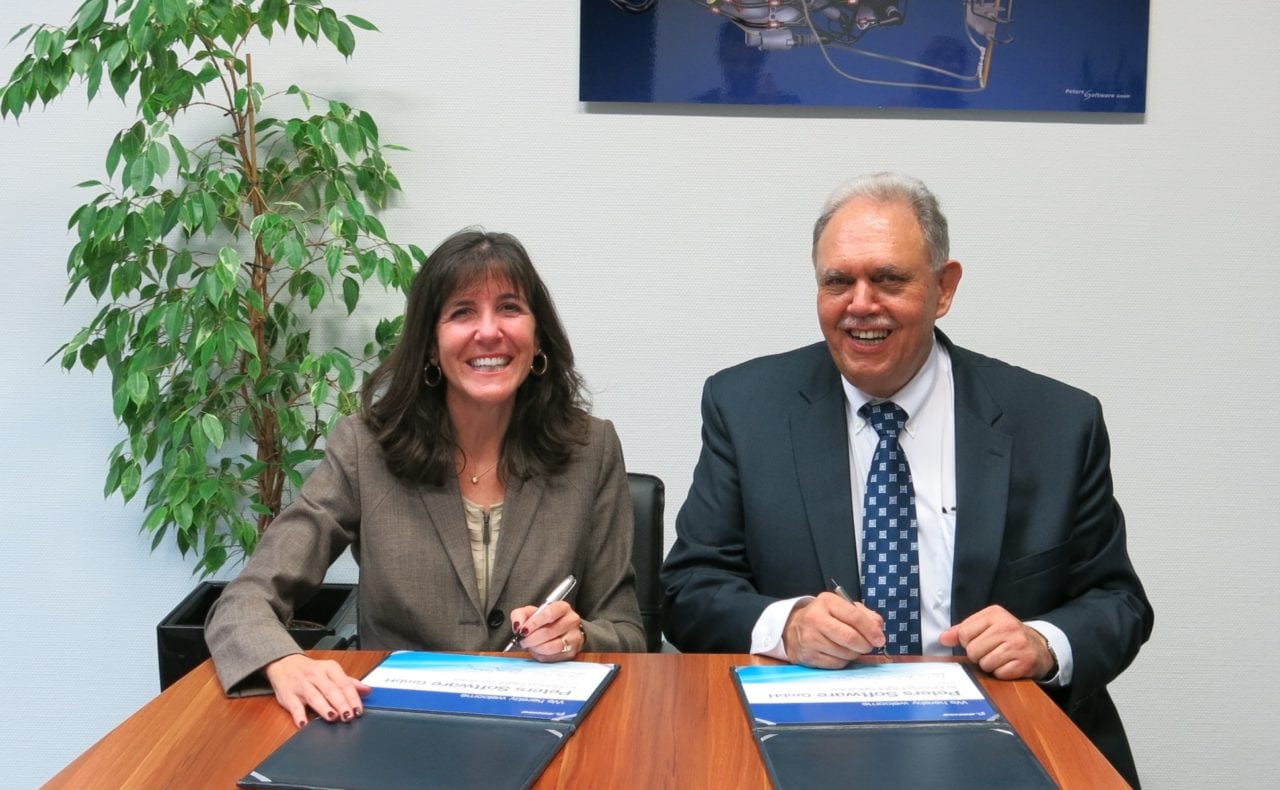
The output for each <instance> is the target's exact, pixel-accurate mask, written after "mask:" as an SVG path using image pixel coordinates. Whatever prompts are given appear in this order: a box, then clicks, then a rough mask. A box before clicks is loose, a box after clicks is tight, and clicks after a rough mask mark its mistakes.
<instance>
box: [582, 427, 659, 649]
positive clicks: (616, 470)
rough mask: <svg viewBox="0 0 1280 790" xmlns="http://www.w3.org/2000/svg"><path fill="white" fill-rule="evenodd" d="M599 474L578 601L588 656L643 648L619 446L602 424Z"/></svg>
mask: <svg viewBox="0 0 1280 790" xmlns="http://www.w3.org/2000/svg"><path fill="white" fill-rule="evenodd" d="M603 425H604V429H603V431H602V433H603V440H602V442H601V443H600V444H601V447H600V469H599V476H598V477H597V480H596V486H595V490H594V502H593V504H592V507H591V513H592V523H591V525H590V536H591V537H590V543H589V547H588V548H589V551H588V552H587V556H586V562H585V563H584V567H585V568H586V571H585V573H584V574H583V576H584V578H583V580H582V589H581V590H580V593H579V595H578V598H577V604H578V606H579V607H580V608H579V611H578V614H579V615H580V616H581V617H582V621H583V622H582V628H583V631H584V633H585V634H586V649H587V650H590V651H592V652H618V651H621V652H633V651H642V650H644V648H645V639H644V628H643V627H642V625H641V622H640V604H639V603H638V602H637V600H636V580H635V570H634V568H633V567H632V564H631V551H632V545H633V543H634V542H635V515H634V511H633V509H632V506H631V489H630V487H629V486H628V484H627V470H626V466H625V464H624V462H623V458H622V443H621V442H620V441H619V440H618V434H617V432H616V431H615V430H614V428H613V424H612V423H609V422H604V423H603Z"/></svg>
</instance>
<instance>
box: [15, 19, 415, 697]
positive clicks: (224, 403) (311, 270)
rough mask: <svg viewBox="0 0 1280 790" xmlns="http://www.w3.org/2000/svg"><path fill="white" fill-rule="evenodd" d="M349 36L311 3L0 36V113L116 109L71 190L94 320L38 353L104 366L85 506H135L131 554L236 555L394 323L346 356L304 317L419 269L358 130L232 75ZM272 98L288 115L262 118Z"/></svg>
mask: <svg viewBox="0 0 1280 790" xmlns="http://www.w3.org/2000/svg"><path fill="white" fill-rule="evenodd" d="M354 28H359V29H364V30H375V29H376V28H374V26H373V25H372V24H371V23H369V22H368V21H366V20H364V19H361V18H360V17H357V16H353V15H346V16H340V15H339V14H338V13H337V12H336V11H334V10H333V9H331V8H329V7H327V6H326V5H324V4H322V3H321V2H319V0H86V2H85V3H84V4H83V5H81V6H80V8H79V10H78V11H77V12H76V13H75V15H74V17H73V19H72V20H71V21H70V22H69V23H67V24H66V25H62V26H55V25H28V26H27V27H25V28H23V29H22V30H20V31H18V33H17V35H15V36H14V38H15V39H17V38H20V37H22V36H26V37H27V38H26V49H27V55H26V57H25V58H24V59H23V60H22V61H21V62H20V63H19V64H18V66H17V67H16V68H15V69H14V71H13V73H12V75H11V76H10V77H9V79H8V81H7V82H6V83H5V84H4V85H3V87H2V88H0V116H5V117H7V116H13V117H14V118H18V117H19V116H20V115H21V114H22V113H23V112H26V111H28V110H30V109H31V108H32V107H33V105H34V104H35V103H37V102H40V103H41V104H47V103H48V102H50V101H51V100H53V99H54V98H56V97H58V96H59V95H61V94H62V93H64V92H65V91H66V90H67V89H68V88H69V87H70V86H71V85H72V84H80V83H82V84H83V85H85V86H86V89H87V93H88V99H89V101H90V102H92V101H93V99H94V98H96V97H97V96H98V95H99V94H100V93H103V92H106V91H107V90H110V91H112V92H114V93H115V94H116V95H117V96H118V97H119V98H120V99H121V100H122V101H124V102H125V103H126V104H129V105H131V106H132V107H134V108H136V110H137V114H138V120H137V121H136V122H135V123H134V124H133V125H131V126H129V127H128V128H126V129H123V130H120V131H119V132H118V133H116V134H115V135H114V137H113V138H112V139H111V141H110V143H109V144H108V145H107V146H106V173H105V176H104V177H100V178H94V179H91V180H87V181H85V182H83V183H81V184H80V185H79V186H80V187H81V188H84V189H86V190H88V191H89V192H90V194H92V197H91V198H90V199H89V200H88V201H87V202H86V203H85V204H84V205H82V206H80V207H79V208H78V209H76V211H75V212H74V213H73V214H72V215H71V217H70V220H69V223H68V227H69V228H70V229H71V234H72V237H73V240H74V243H73V246H72V247H71V251H70V255H69V257H68V261H67V270H68V274H69V281H70V287H69V289H68V291H67V299H68V300H69V299H71V298H72V296H74V295H75V294H77V293H78V292H80V291H82V290H87V291H88V292H89V294H90V295H91V296H92V297H93V298H94V299H95V300H97V302H98V304H99V305H100V306H101V307H100V309H99V310H98V312H97V314H96V315H95V316H94V317H93V319H92V320H91V321H90V322H89V323H88V325H87V326H85V327H83V328H82V329H81V330H80V331H79V332H78V333H76V335H75V336H74V337H73V338H72V339H71V340H70V341H69V342H68V343H67V344H65V345H64V346H63V347H62V348H61V349H59V350H58V351H57V352H55V353H54V355H53V357H51V359H53V358H55V357H56V358H60V360H61V364H62V366H63V367H64V368H67V369H71V368H74V367H76V366H80V367H83V368H85V369H86V370H89V371H94V370H97V369H99V368H101V367H105V368H106V369H107V370H108V371H110V374H111V381H112V409H113V413H114V415H115V417H116V418H117V419H118V420H119V421H120V423H121V424H122V425H124V427H125V429H126V432H127V438H125V439H124V440H123V441H121V442H120V443H119V445H117V446H116V447H115V449H114V450H113V451H112V452H111V454H110V458H109V459H108V463H107V476H106V486H105V489H106V494H107V495H111V494H114V493H119V494H120V495H121V496H123V498H124V499H125V501H128V500H130V499H132V498H133V497H134V496H135V495H138V494H139V493H144V495H145V503H146V517H145V521H144V523H143V525H142V527H143V529H144V530H145V531H146V532H147V533H149V534H150V535H151V536H152V547H153V548H154V547H156V546H158V545H160V544H161V543H162V542H163V541H165V540H166V539H168V540H172V541H175V542H176V544H177V547H178V548H179V549H180V551H181V552H182V554H183V555H184V556H188V557H190V558H192V559H193V560H194V565H195V572H196V573H198V574H199V575H200V576H201V577H202V578H204V577H208V576H210V575H212V574H214V573H215V572H216V571H218V570H219V569H220V568H222V567H223V566H224V565H226V564H227V563H228V562H236V561H241V560H243V559H244V558H245V557H247V556H248V555H249V554H250V553H251V552H252V551H253V550H254V547H255V546H256V545H257V543H258V540H259V537H260V535H261V533H262V531H263V530H265V529H266V528H267V526H268V525H269V524H270V523H271V521H272V519H273V518H274V517H275V516H276V515H277V514H278V513H279V512H280V510H281V508H282V506H284V505H285V504H287V503H288V501H289V499H290V498H291V495H292V492H293V490H294V489H296V487H297V486H298V485H300V484H301V482H302V479H303V477H304V469H305V468H306V465H307V464H309V463H312V462H314V461H316V460H317V459H318V458H320V457H321V456H322V454H323V451H322V449H321V444H322V439H323V437H324V436H325V435H326V433H327V432H328V430H329V429H330V427H332V425H333V424H334V422H335V421H336V420H337V418H338V417H339V416H340V415H342V414H346V413H349V412H352V411H354V410H355V409H356V408H357V406H358V388H359V382H358V377H359V373H360V371H361V370H364V369H367V365H368V364H369V363H371V362H373V361H374V360H376V359H377V358H378V357H380V356H381V355H384V354H385V353H386V351H387V350H389V347H390V345H392V344H393V343H394V342H395V340H396V338H397V337H398V335H399V329H400V319H399V318H395V319H384V320H381V321H378V322H377V324H376V328H374V329H373V331H372V333H371V334H372V336H371V337H369V338H368V339H367V343H366V344H365V345H364V346H363V348H361V349H360V350H359V351H358V352H357V353H351V352H349V351H347V350H344V349H342V348H337V347H319V344H318V343H317V342H315V341H314V338H313V336H312V328H313V326H314V325H315V322H316V321H317V320H320V321H323V320H324V319H325V318H326V317H328V316H330V315H337V316H341V313H342V308H345V311H346V314H348V315H350V314H351V313H352V312H353V311H355V310H356V308H357V305H358V304H359V302H360V297H361V294H362V292H363V290H364V289H365V288H366V287H367V286H370V285H373V284H377V285H380V286H382V287H383V288H389V289H395V290H399V291H403V290H405V289H406V288H407V287H408V284H409V282H410V280H411V279H412V275H413V269H414V265H415V263H414V262H415V260H417V261H421V260H423V259H424V257H425V256H424V255H423V253H422V251H421V250H420V249H418V248H417V247H415V246H412V245H408V246H401V245H398V244H394V243H391V242H390V241H389V240H388V239H387V236H386V232H385V230H384V228H383V225H382V223H381V222H380V221H379V220H378V219H377V217H376V216H375V215H374V213H373V211H374V210H376V209H378V208H380V207H382V206H383V205H384V203H385V201H386V198H387V196H388V195H389V194H391V193H392V192H395V191H397V190H398V189H399V182H398V181H397V180H396V178H395V176H394V174H393V173H392V171H391V169H390V168H389V167H388V165H387V162H386V160H385V159H384V156H383V151H384V149H390V148H394V146H390V145H383V144H382V143H381V142H380V139H379V132H378V127H377V125H376V124H375V122H374V120H373V118H371V117H370V116H369V115H368V114H367V113H365V112H362V111H359V110H357V109H355V108H353V107H351V106H349V105H347V104H345V103H343V102H341V101H331V100H327V99H321V98H319V97H318V96H317V95H316V94H313V93H310V92H308V91H305V90H303V89H302V88H300V87H298V86H296V85H283V86H280V85H271V84H269V83H268V82H266V81H263V80H262V79H261V78H260V75H258V74H255V72H254V69H253V59H252V54H251V49H252V48H253V47H255V46H262V45H264V44H267V43H270V42H271V40H272V39H273V38H275V37H276V36H278V35H294V36H296V37H297V38H299V39H301V40H302V41H303V42H307V41H311V42H315V43H316V44H317V45H321V44H327V45H332V46H333V47H335V48H336V49H337V51H338V52H339V53H341V54H342V55H343V56H344V57H347V56H350V55H351V53H352V51H353V50H354V48H355V31H354ZM282 105H289V106H290V107H291V108H292V109H291V110H290V112H300V114H299V115H296V116H292V117H290V116H284V117H282V116H279V115H275V114H272V112H269V108H270V110H272V111H274V110H275V108H276V107H278V106H282ZM339 304H340V307H339V306H338V305H339ZM335 307H336V308H337V309H335ZM208 587H209V583H208V582H206V583H205V588H206V591H205V592H203V593H201V591H200V590H197V593H196V594H194V595H197V596H199V595H203V596H204V597H208V598H210V600H209V601H208V602H206V603H205V604H203V606H204V608H207V604H208V603H211V602H212V601H211V596H210V595H209V593H208ZM214 597H216V590H215V592H214ZM344 597H345V596H344ZM188 603H190V601H188V602H184V606H185V604H188ZM184 606H180V607H179V609H184ZM191 608H192V606H185V610H190V609H191ZM195 608H196V609H199V608H200V607H199V605H196V607H195ZM185 610H184V612H183V616H184V617H186V618H187V619H188V620H192V621H194V623H193V625H194V626H195V627H197V628H198V627H200V626H202V624H203V611H194V612H193V611H185ZM177 611H178V610H175V613H176V612H177ZM320 633H323V631H319V632H317V634H316V636H315V638H316V639H318V638H319V634H320ZM162 642H163V636H162ZM304 646H306V645H304ZM164 649H165V648H164V646H163V644H162V645H161V651H162V653H163V652H164ZM184 650H185V649H184ZM198 651H200V652H201V655H198V656H189V657H187V658H186V659H185V660H187V662H188V663H190V661H191V660H195V661H197V662H198V661H199V660H201V659H202V658H203V656H204V655H207V654H204V653H202V651H203V638H202V636H200V637H198ZM180 652H182V651H180ZM161 671H162V677H163V676H164V675H165V670H164V668H163V667H162V670H161ZM170 675H172V672H171V673H170ZM169 679H170V680H171V679H172V677H170V678H169ZM166 685H167V683H166Z"/></svg>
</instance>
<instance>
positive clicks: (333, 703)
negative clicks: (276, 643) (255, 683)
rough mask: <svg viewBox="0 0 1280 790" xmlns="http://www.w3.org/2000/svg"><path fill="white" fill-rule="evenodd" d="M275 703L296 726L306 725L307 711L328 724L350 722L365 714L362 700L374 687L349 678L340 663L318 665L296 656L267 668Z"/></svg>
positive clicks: (268, 665) (319, 663)
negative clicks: (310, 711) (330, 722)
mask: <svg viewBox="0 0 1280 790" xmlns="http://www.w3.org/2000/svg"><path fill="white" fill-rule="evenodd" d="M264 671H265V673H266V676H267V680H268V681H270V683H271V688H272V689H273V690H274V691H275V693H276V702H278V703H280V707H282V708H284V709H285V710H286V711H288V712H289V716H290V717H291V718H292V719H293V723H294V724H295V725H296V726H298V727H302V726H303V725H304V724H306V723H307V708H311V709H312V710H313V711H315V712H316V715H317V716H319V717H321V718H322V719H324V720H325V721H351V720H352V719H354V718H355V717H357V716H360V715H361V714H363V713H364V705H363V704H362V702H361V701H360V697H361V696H363V695H365V694H368V693H369V692H370V691H372V690H373V687H372V686H369V685H367V684H365V683H361V682H360V681H359V680H356V679H355V678H353V677H348V676H347V673H345V672H343V671H342V667H341V665H339V664H338V662H337V661H328V660H326V661H317V660H315V659H313V658H307V657H306V656H305V655H303V654H302V653H294V654H292V655H288V656H285V657H284V658H280V659H276V660H275V661H272V662H271V663H270V664H267V666H266V669H265V670H264Z"/></svg>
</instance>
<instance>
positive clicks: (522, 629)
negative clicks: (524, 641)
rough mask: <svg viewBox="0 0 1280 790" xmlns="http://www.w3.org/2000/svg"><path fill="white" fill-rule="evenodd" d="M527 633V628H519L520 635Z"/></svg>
mask: <svg viewBox="0 0 1280 790" xmlns="http://www.w3.org/2000/svg"><path fill="white" fill-rule="evenodd" d="M528 635H529V629H528V628H521V629H520V636H528Z"/></svg>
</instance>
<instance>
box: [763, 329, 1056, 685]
mask: <svg viewBox="0 0 1280 790" xmlns="http://www.w3.org/2000/svg"><path fill="white" fill-rule="evenodd" d="M840 383H841V384H842V385H843V387H844V395H845V424H846V426H847V427H848V430H849V442H848V446H849V476H850V481H849V482H850V486H849V488H850V491H851V492H852V495H853V516H854V525H855V526H854V539H855V545H856V546H857V547H858V551H859V552H860V551H861V550H862V521H863V518H862V499H863V493H864V491H865V489H866V485H867V474H868V471H869V470H870V468H871V460H872V458H873V457H874V456H875V450H876V445H877V443H878V442H879V437H878V436H877V435H876V431H875V428H873V427H872V426H871V423H869V422H868V421H867V420H865V419H863V418H862V417H861V416H860V415H859V414H858V410H859V409H860V408H861V407H862V406H863V404H866V403H877V402H880V401H881V400H891V401H893V402H894V403H896V404H897V405H898V406H899V407H901V408H902V410H903V411H905V412H906V413H907V423H906V426H905V430H904V431H903V432H902V433H901V434H899V436H898V443H899V445H900V446H901V447H902V451H903V452H904V453H905V454H906V456H907V463H908V464H909V465H910V467H911V481H912V486H913V487H914V489H915V498H916V524H917V528H918V537H919V560H920V640H921V644H922V646H923V653H924V655H927V656H928V655H934V656H946V655H951V653H952V650H951V648H949V647H943V646H942V645H941V644H940V643H939V642H938V636H939V634H941V633H942V632H943V631H945V630H947V629H948V628H950V627H951V573H952V568H953V567H954V558H955V536H956V431H955V389H954V382H953V379H952V373H951V356H950V355H949V354H948V353H947V350H946V348H944V347H943V346H942V344H941V343H938V342H937V341H936V340H935V341H934V343H933V348H932V349H931V351H930V353H929V356H928V357H927V358H926V359H925V363H924V365H923V366H921V368H920V370H919V371H917V372H916V375H915V376H913V377H912V378H911V380H910V381H908V382H907V384H906V385H905V386H904V387H903V388H902V389H900V390H898V391H897V392H896V393H894V394H893V396H892V397H891V398H873V397H871V396H870V395H868V394H866V393H864V392H862V391H861V390H859V389H858V388H857V387H854V386H853V385H852V384H850V383H849V382H848V381H847V380H846V379H845V378H844V377H843V376H842V377H841V378H840ZM837 581H839V582H841V583H842V584H844V585H845V586H848V585H849V584H850V583H852V582H854V581H856V580H848V581H846V580H843V579H838V580H837ZM810 598H811V596H809V597H803V598H792V599H788V600H784V601H777V602H775V603H773V604H770V605H769V606H768V607H766V608H765V610H764V612H763V613H761V615H760V619H759V620H757V621H756V625H755V628H753V629H752V632H751V652H752V653H760V654H763V655H768V656H772V657H774V658H780V659H784V660H785V659H786V650H785V648H784V647H783V643H782V635H783V630H784V628H785V626H786V621H787V617H789V616H790V614H791V610H792V609H793V608H795V605H796V603H798V602H800V601H803V600H809V599H810ZM1027 625H1030V626H1031V627H1033V628H1035V629H1036V630H1037V631H1039V632H1040V633H1041V634H1044V636H1045V638H1046V639H1048V640H1049V644H1050V645H1051V646H1052V647H1053V650H1054V653H1055V654H1056V657H1057V659H1058V674H1057V675H1055V676H1054V677H1052V678H1049V679H1048V680H1046V681H1045V682H1046V683H1048V684H1051V685H1066V684H1067V683H1069V682H1070V678H1071V664H1072V662H1071V646H1070V644H1069V643H1068V642H1067V638H1066V635H1065V634H1064V633H1063V632H1062V630H1061V629H1059V628H1058V627H1057V626H1054V625H1052V624H1050V623H1046V622H1044V621H1039V620H1037V621H1031V622H1028V623H1027Z"/></svg>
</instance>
